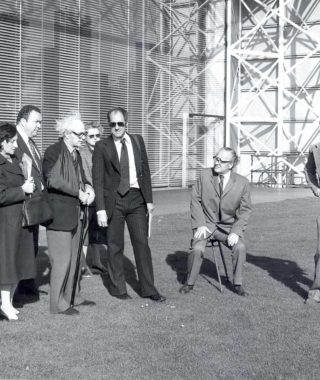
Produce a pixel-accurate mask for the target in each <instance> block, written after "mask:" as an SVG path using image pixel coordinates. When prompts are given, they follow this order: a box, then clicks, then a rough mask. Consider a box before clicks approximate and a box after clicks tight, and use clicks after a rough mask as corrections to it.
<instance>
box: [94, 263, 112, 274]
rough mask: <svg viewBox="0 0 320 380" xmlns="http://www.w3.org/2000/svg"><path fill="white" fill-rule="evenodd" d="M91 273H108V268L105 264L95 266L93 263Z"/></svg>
mask: <svg viewBox="0 0 320 380" xmlns="http://www.w3.org/2000/svg"><path fill="white" fill-rule="evenodd" d="M90 270H91V273H92V274H103V273H108V269H107V268H106V267H105V266H101V267H100V266H95V265H93V266H92V267H91V268H90Z"/></svg>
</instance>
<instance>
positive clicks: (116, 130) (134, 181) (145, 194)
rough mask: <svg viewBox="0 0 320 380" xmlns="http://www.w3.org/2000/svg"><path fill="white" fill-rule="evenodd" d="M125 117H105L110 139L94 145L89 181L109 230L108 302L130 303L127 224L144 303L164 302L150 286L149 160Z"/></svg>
mask: <svg viewBox="0 0 320 380" xmlns="http://www.w3.org/2000/svg"><path fill="white" fill-rule="evenodd" d="M127 119H128V114H127V111H126V110H124V109H123V108H120V107H118V108H114V109H112V110H111V111H109V112H108V122H109V125H110V127H111V135H110V136H109V137H108V138H106V139H103V140H101V141H100V142H98V143H97V144H96V145H95V149H94V153H93V168H92V177H93V185H94V189H95V192H96V209H97V217H98V224H99V226H101V227H107V226H108V233H107V242H108V255H107V264H108V274H109V278H108V280H109V281H108V282H109V284H108V285H109V286H108V288H109V292H110V294H111V295H112V296H114V297H117V298H119V299H122V300H127V299H130V298H131V297H130V296H129V294H128V293H127V289H126V282H125V274H124V265H123V264H124V263H123V251H124V223H125V222H126V223H127V226H128V230H129V234H130V238H131V242H132V246H133V252H134V256H135V261H136V266H137V272H138V277H139V281H140V287H141V289H140V292H141V296H142V297H147V298H150V299H151V300H152V301H155V302H162V301H165V297H163V296H162V295H161V294H159V292H158V291H157V289H156V288H155V286H154V278H153V267H152V259H151V252H150V248H149V244H148V220H147V214H150V213H152V210H153V203H152V188H151V177H150V171H149V164H148V157H147V152H146V148H145V145H144V141H143V138H142V136H140V135H132V134H128V133H127V132H126V127H127Z"/></svg>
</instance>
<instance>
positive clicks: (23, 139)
mask: <svg viewBox="0 0 320 380" xmlns="http://www.w3.org/2000/svg"><path fill="white" fill-rule="evenodd" d="M41 123H42V117H41V111H40V109H39V108H38V107H36V106H33V105H26V106H24V107H22V108H21V110H20V111H19V113H18V116H17V123H16V127H17V132H18V134H17V137H18V138H17V143H18V148H17V150H16V152H15V154H16V156H17V157H18V160H19V161H20V162H21V159H22V156H23V155H24V154H26V155H27V156H28V157H29V158H30V159H31V160H32V169H31V177H32V178H33V180H34V184H35V191H34V193H33V194H32V196H38V195H39V194H41V192H42V190H43V189H44V183H43V176H42V163H41V153H40V151H39V149H38V148H37V145H36V143H35V141H34V140H33V138H35V137H36V135H37V133H38V131H39V129H40V128H41ZM21 240H22V244H20V246H21V249H23V251H24V252H26V250H28V251H32V252H33V255H34V256H36V255H37V253H38V245H39V225H36V226H33V227H26V228H24V229H23V234H22V239H21ZM18 293H20V294H29V295H30V294H31V295H35V296H38V289H37V286H36V284H35V280H34V279H30V280H23V281H20V283H19V285H18Z"/></svg>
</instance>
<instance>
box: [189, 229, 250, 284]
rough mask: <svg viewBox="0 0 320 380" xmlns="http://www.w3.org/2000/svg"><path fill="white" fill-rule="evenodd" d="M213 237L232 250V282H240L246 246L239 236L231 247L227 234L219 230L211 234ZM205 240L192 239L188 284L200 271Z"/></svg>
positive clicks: (193, 280)
mask: <svg viewBox="0 0 320 380" xmlns="http://www.w3.org/2000/svg"><path fill="white" fill-rule="evenodd" d="M212 237H213V239H216V240H218V241H220V242H222V243H223V244H224V245H225V246H226V247H228V248H229V249H231V251H232V266H233V283H234V285H241V284H242V270H243V264H244V263H245V262H246V246H245V244H244V242H243V240H242V239H241V238H239V241H238V243H237V244H235V245H234V246H233V247H229V246H228V243H227V238H228V234H227V233H226V232H224V231H221V230H215V231H214V232H213V234H212ZM206 244H207V240H206V239H194V240H193V243H192V249H191V252H190V253H189V256H188V280H187V284H188V285H194V283H195V282H196V279H197V277H198V274H199V272H200V268H201V264H202V261H203V258H204V254H205V249H206Z"/></svg>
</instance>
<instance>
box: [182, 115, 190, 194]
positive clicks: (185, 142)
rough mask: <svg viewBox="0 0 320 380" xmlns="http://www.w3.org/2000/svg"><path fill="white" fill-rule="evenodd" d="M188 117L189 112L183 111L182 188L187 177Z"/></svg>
mask: <svg viewBox="0 0 320 380" xmlns="http://www.w3.org/2000/svg"><path fill="white" fill-rule="evenodd" d="M188 119H189V114H188V113H187V112H184V113H183V126H182V180H181V184H182V188H186V187H187V179H188Z"/></svg>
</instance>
